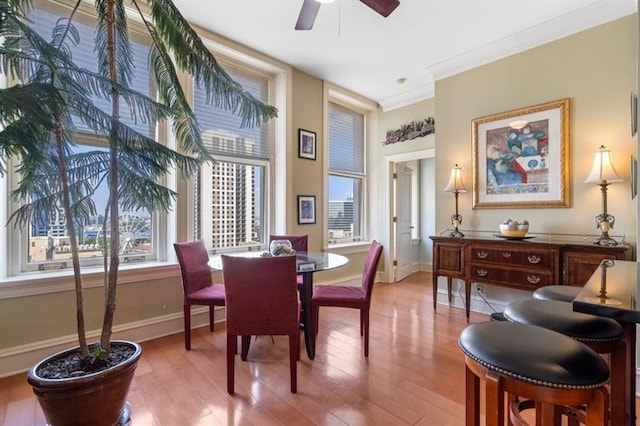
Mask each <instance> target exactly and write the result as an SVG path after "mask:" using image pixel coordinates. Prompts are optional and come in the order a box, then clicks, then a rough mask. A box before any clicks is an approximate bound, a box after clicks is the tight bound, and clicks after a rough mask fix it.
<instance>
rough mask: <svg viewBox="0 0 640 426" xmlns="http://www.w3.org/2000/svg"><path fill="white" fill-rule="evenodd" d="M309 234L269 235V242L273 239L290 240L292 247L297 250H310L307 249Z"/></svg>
mask: <svg viewBox="0 0 640 426" xmlns="http://www.w3.org/2000/svg"><path fill="white" fill-rule="evenodd" d="M308 239H309V236H308V235H307V234H304V235H269V243H271V241H273V240H289V241H291V247H292V248H293V249H294V250H295V251H305V252H306V251H309V250H307V240H308Z"/></svg>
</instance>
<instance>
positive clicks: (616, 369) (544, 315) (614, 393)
mask: <svg viewBox="0 0 640 426" xmlns="http://www.w3.org/2000/svg"><path fill="white" fill-rule="evenodd" d="M558 287H561V286H558ZM504 317H505V319H507V321H511V322H515V323H519V324H526V325H535V326H538V327H543V328H547V329H549V330H553V331H557V332H558V333H562V334H564V335H566V336H568V337H571V338H573V339H576V340H578V341H579V342H582V343H584V344H585V345H587V346H589V347H590V348H591V349H593V350H594V351H596V352H597V353H599V354H609V356H610V361H609V368H610V371H611V384H610V385H611V424H612V425H621V424H624V419H625V401H626V399H625V389H626V386H627V385H626V375H625V362H626V355H625V347H624V343H623V337H624V329H623V328H622V326H621V325H620V324H619V323H618V322H617V321H615V320H612V319H609V318H603V317H598V316H595V315H588V314H582V313H579V312H574V311H573V307H572V305H571V304H570V303H567V302H561V301H557V300H539V299H526V300H520V301H517V302H512V303H510V304H509V305H508V306H507V307H506V309H505V310H504Z"/></svg>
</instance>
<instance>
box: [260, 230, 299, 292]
mask: <svg viewBox="0 0 640 426" xmlns="http://www.w3.org/2000/svg"><path fill="white" fill-rule="evenodd" d="M308 239H309V236H308V235H307V234H304V235H269V244H271V241H274V240H289V241H291V248H293V249H294V250H295V251H296V253H297V252H299V251H304V252H307V251H309V250H308V249H307V241H308ZM296 279H297V282H298V290H300V287H302V275H298V277H297V278H296Z"/></svg>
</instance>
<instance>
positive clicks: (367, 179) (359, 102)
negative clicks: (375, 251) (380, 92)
mask: <svg viewBox="0 0 640 426" xmlns="http://www.w3.org/2000/svg"><path fill="white" fill-rule="evenodd" d="M324 94H325V96H324V99H325V101H324V129H325V131H324V134H325V135H326V136H325V138H326V140H325V143H324V144H323V146H324V157H325V159H326V160H327V161H325V166H324V182H325V190H324V198H325V202H324V203H323V204H324V205H323V210H324V215H323V216H324V219H323V228H324V229H323V235H324V238H325V241H326V246H327V248H329V249H340V248H341V247H343V248H348V247H350V246H359V245H366V244H368V241H369V239H370V238H371V237H370V234H371V220H372V215H371V214H370V213H368V212H369V210H370V209H369V203H370V200H371V197H370V196H369V185H370V183H371V182H373V181H375V179H372V177H371V176H370V175H369V170H370V169H371V158H370V153H371V150H370V148H369V146H370V144H371V143H372V141H373V140H374V138H375V135H376V129H375V126H376V124H377V104H376V103H375V102H373V101H370V100H368V99H366V98H363V97H361V96H359V95H357V94H355V93H352V92H350V91H348V90H345V89H342V88H340V87H338V86H335V85H333V84H331V83H328V82H325V83H324ZM331 103H334V104H337V105H340V106H341V107H343V108H346V109H349V110H351V111H354V112H356V113H358V114H362V115H363V118H364V149H363V156H364V158H363V160H364V173H363V175H362V176H359V175H357V176H356V175H354V176H355V177H356V178H358V179H361V180H360V181H361V185H362V188H361V191H362V193H361V206H360V210H361V212H360V221H361V228H362V229H361V232H360V233H361V235H360V236H359V237H357V238H344V239H340V240H338V239H332V240H330V239H329V219H328V218H329V215H328V212H329V201H330V199H329V176H332V175H333V176H343V177H352V175H351V174H348V173H335V172H330V171H329V165H328V158H329V136H328V135H329V104H331Z"/></svg>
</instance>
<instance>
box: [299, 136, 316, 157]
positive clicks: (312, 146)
mask: <svg viewBox="0 0 640 426" xmlns="http://www.w3.org/2000/svg"><path fill="white" fill-rule="evenodd" d="M298 157H300V158H308V159H309V160H315V159H316V133H315V132H311V131H309V130H304V129H298Z"/></svg>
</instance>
